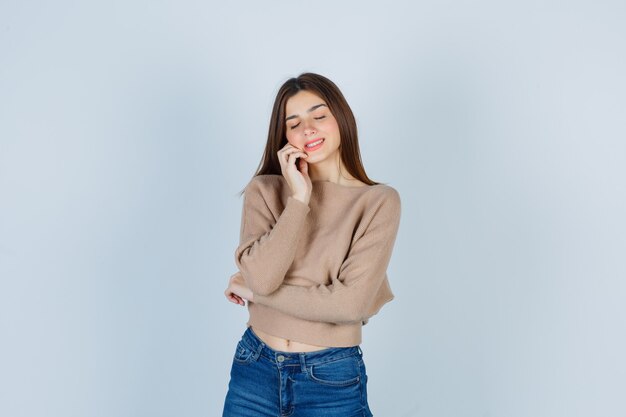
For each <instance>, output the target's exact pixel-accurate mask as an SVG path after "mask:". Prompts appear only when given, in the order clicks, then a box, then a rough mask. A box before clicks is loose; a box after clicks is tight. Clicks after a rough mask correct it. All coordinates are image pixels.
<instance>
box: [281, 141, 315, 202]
mask: <svg viewBox="0 0 626 417" xmlns="http://www.w3.org/2000/svg"><path fill="white" fill-rule="evenodd" d="M307 157H308V155H307V154H306V153H305V152H304V151H301V150H300V149H298V148H296V147H295V146H293V145H292V144H290V143H289V142H287V144H286V145H285V146H283V148H282V149H281V150H279V151H278V161H279V162H280V169H281V171H282V174H283V177H285V180H287V184H289V187H290V188H291V192H292V194H293V197H294V198H297V199H298V200H300V201H302V202H304V203H305V204H309V199H310V198H311V191H312V189H313V184H312V183H311V178H310V177H309V171H308V164H307V162H306V161H305V159H306V158H307ZM297 158H300V160H299V166H298V167H296V159H297Z"/></svg>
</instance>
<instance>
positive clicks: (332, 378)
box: [223, 73, 400, 417]
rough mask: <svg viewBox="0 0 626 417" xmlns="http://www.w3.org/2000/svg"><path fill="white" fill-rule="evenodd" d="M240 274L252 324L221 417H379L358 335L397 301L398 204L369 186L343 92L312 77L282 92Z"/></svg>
mask: <svg viewBox="0 0 626 417" xmlns="http://www.w3.org/2000/svg"><path fill="white" fill-rule="evenodd" d="M244 191H245V194H244V203H243V210H242V217H241V231H240V244H239V246H238V247H237V249H236V250H235V262H236V264H237V266H238V268H239V271H238V272H237V273H235V274H234V275H233V276H231V278H230V281H229V284H228V288H227V289H226V291H225V292H224V294H225V295H226V297H227V298H228V300H229V301H232V302H233V303H236V304H240V305H245V304H246V303H245V300H247V301H248V303H247V305H248V311H249V315H250V316H249V317H250V319H249V321H248V323H247V328H246V330H245V332H244V333H243V336H242V338H241V339H240V340H239V342H238V344H237V347H236V350H235V353H234V357H233V363H232V367H231V373H230V382H229V385H228V393H227V395H226V399H225V403H224V409H223V417H231V416H245V417H256V416H268V417H269V416H272V417H274V416H297V417H309V416H322V415H323V416H341V417H352V416H355V417H356V416H360V417H364V416H365V417H369V416H372V413H371V411H370V408H369V405H368V401H367V374H366V368H365V363H364V361H363V352H362V350H361V349H360V346H359V345H360V343H361V340H362V339H361V329H362V326H363V325H365V324H367V322H368V321H369V319H370V317H372V316H373V315H375V314H376V313H378V311H379V310H380V308H381V307H382V306H383V305H384V304H385V303H387V302H389V301H391V300H392V299H393V298H394V295H393V293H392V291H391V288H390V286H389V281H388V279H387V273H386V270H387V266H388V264H389V260H390V258H391V254H392V249H393V246H394V243H395V239H396V234H397V231H398V227H399V223H400V196H399V194H398V192H397V191H396V190H395V189H394V188H393V187H391V186H389V185H386V184H382V183H377V182H374V181H372V180H370V179H369V178H368V177H367V175H366V174H365V170H364V168H363V166H362V164H361V158H360V153H359V144H358V138H357V127H356V121H355V118H354V115H353V114H352V111H351V109H350V107H349V106H348V103H347V102H346V100H345V98H344V96H343V94H342V93H341V92H340V90H339V89H338V88H337V86H336V85H335V84H334V83H333V82H332V81H330V80H329V79H327V78H326V77H323V76H321V75H318V74H313V73H304V74H301V75H300V76H298V77H297V78H291V79H289V80H288V81H286V82H285V83H284V84H283V85H282V86H281V88H280V89H279V91H278V94H277V96H276V100H275V102H274V108H273V111H272V116H271V120H270V128H269V135H268V140H267V144H266V147H265V153H264V156H263V162H262V165H261V167H260V169H259V170H258V172H257V173H256V174H255V175H254V176H253V178H252V180H251V181H250V182H249V183H248V185H247V186H246V188H245V190H244Z"/></svg>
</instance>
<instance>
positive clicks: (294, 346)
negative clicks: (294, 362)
mask: <svg viewBox="0 0 626 417" xmlns="http://www.w3.org/2000/svg"><path fill="white" fill-rule="evenodd" d="M250 328H251V329H252V330H253V331H254V334H256V335H257V336H258V337H259V339H261V340H262V341H263V343H265V344H266V345H267V346H269V347H270V348H272V349H274V350H280V351H282V352H314V351H316V350H322V349H327V348H328V347H327V346H316V345H309V344H307V343H302V342H297V341H295V340H289V339H285V338H282V337H278V336H274V335H271V334H268V333H265V332H264V331H262V330H259V329H257V328H256V327H252V326H250Z"/></svg>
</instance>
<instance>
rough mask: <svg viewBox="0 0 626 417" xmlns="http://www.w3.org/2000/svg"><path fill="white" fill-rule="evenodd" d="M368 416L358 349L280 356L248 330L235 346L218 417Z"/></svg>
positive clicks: (365, 386)
mask: <svg viewBox="0 0 626 417" xmlns="http://www.w3.org/2000/svg"><path fill="white" fill-rule="evenodd" d="M235 416H236V417H261V416H262V417H288V416H289V417H320V416H324V417H333V416H336V417H357V416H358V417H372V416H373V415H372V413H371V411H370V408H369V406H368V404H367V374H366V372H365V363H364V362H363V352H362V351H361V348H360V347H359V346H351V347H330V348H326V349H323V350H318V351H313V352H282V351H276V350H273V349H271V348H270V347H269V346H267V345H266V344H265V343H263V341H262V340H261V339H259V337H258V336H257V335H256V334H255V333H254V331H253V330H252V329H251V328H250V327H248V328H247V329H246V331H245V332H244V334H243V336H242V337H241V340H239V342H238V343H237V348H236V349H235V354H234V356H233V364H232V367H231V370H230V382H229V383H228V393H227V394H226V399H225V401H224V411H223V413H222V417H235Z"/></svg>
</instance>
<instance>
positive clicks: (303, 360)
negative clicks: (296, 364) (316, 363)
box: [300, 352, 306, 372]
mask: <svg viewBox="0 0 626 417" xmlns="http://www.w3.org/2000/svg"><path fill="white" fill-rule="evenodd" d="M300 370H301V371H302V372H306V358H305V354H304V352H301V353H300Z"/></svg>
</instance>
